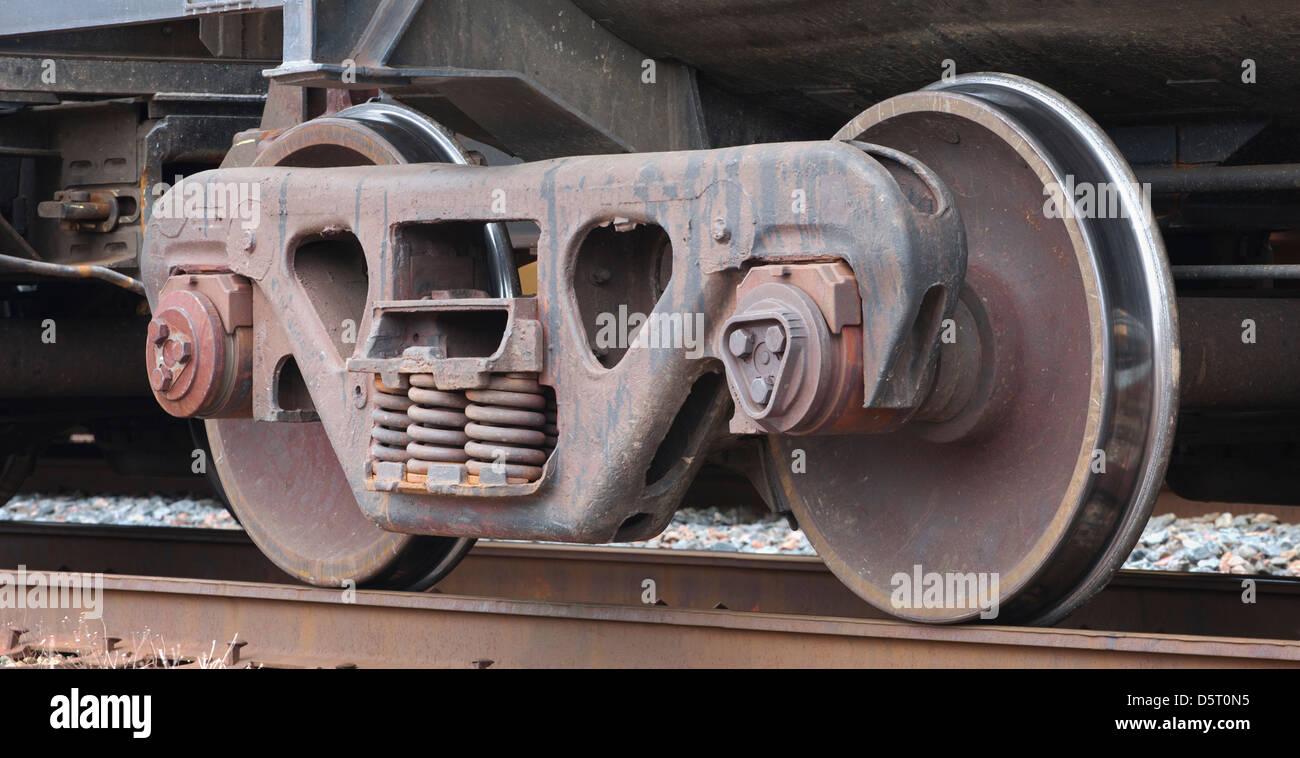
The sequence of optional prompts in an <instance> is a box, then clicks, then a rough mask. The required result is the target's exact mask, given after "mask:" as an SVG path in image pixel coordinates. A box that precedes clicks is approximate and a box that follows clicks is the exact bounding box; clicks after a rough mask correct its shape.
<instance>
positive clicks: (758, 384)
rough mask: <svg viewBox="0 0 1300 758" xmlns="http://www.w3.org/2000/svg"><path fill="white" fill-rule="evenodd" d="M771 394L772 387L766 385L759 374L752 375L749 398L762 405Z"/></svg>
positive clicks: (765, 381)
mask: <svg viewBox="0 0 1300 758" xmlns="http://www.w3.org/2000/svg"><path fill="white" fill-rule="evenodd" d="M771 394H772V388H771V386H769V385H768V383H767V380H766V379H764V378H763V377H761V376H756V377H754V380H753V381H751V382H750V383H749V398H750V399H751V400H753V401H754V402H755V403H758V404H759V405H762V404H763V403H766V402H767V399H768V397H769V396H771Z"/></svg>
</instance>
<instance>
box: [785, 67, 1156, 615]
mask: <svg viewBox="0 0 1300 758" xmlns="http://www.w3.org/2000/svg"><path fill="white" fill-rule="evenodd" d="M836 138H837V139H843V140H855V141H861V142H864V143H874V144H879V145H884V146H887V147H890V148H894V149H896V150H901V151H903V152H906V153H909V154H911V155H912V156H914V157H916V158H918V159H919V160H920V161H922V162H923V163H925V164H926V165H927V166H929V167H930V169H931V170H933V171H934V172H935V173H937V174H938V175H939V176H940V177H941V178H942V179H943V180H944V181H945V182H946V183H947V185H948V186H949V188H950V189H951V190H952V192H953V195H954V197H955V199H956V203H957V204H958V206H959V210H960V213H961V216H962V219H963V223H964V226H965V231H966V237H967V249H968V265H967V276H966V280H965V284H964V286H963V292H962V302H963V304H964V306H963V307H965V308H966V309H967V310H969V311H970V312H971V313H973V314H975V317H974V318H973V321H972V323H975V324H977V328H976V329H972V330H970V331H971V333H970V334H966V335H960V336H959V339H971V338H974V339H976V340H977V343H976V344H978V345H979V346H980V347H979V349H980V350H981V351H982V356H983V359H982V361H981V363H980V366H981V368H980V376H979V385H978V389H977V390H976V394H975V397H976V402H974V403H972V404H970V405H969V406H968V407H967V409H966V410H963V411H962V412H961V413H959V414H958V415H957V416H956V417H954V418H950V419H947V420H945V421H943V422H941V423H916V422H913V423H912V424H909V425H908V427H907V428H905V429H904V430H903V431H900V432H896V433H893V434H886V435H864V436H857V437H851V438H846V437H832V436H824V437H783V436H774V437H771V438H770V442H769V446H768V447H769V451H770V462H771V464H772V471H773V473H774V475H775V478H776V480H777V482H778V483H779V484H780V487H779V488H778V489H779V490H781V491H782V492H783V493H784V495H783V496H784V497H785V498H786V499H787V501H788V505H789V506H790V508H791V509H792V510H793V512H794V514H795V516H796V518H797V519H798V522H799V524H800V526H802V527H803V528H804V529H805V531H806V533H807V535H808V538H809V540H810V541H811V542H812V544H813V546H814V547H815V548H816V549H817V552H818V553H819V554H820V555H821V556H822V558H823V559H824V560H825V561H826V563H827V565H828V566H829V567H830V568H831V570H832V571H834V572H835V573H836V574H837V575H838V576H839V578H840V579H841V580H843V581H844V582H845V583H846V584H848V585H849V586H850V587H851V588H852V589H853V590H854V591H855V592H856V593H857V594H858V595H860V596H861V597H863V598H864V599H866V600H867V601H868V602H870V603H872V604H874V605H876V606H878V607H880V608H882V609H884V610H886V611H887V612H889V613H891V614H893V615H895V616H899V617H902V618H907V619H912V620H918V621H928V622H957V621H964V620H969V619H973V618H975V617H977V616H981V617H983V618H989V617H990V616H991V615H992V614H990V613H988V612H987V611H985V612H984V613H983V614H981V611H982V610H983V606H985V605H986V604H987V605H989V606H993V605H996V607H997V614H996V618H997V620H998V621H999V622H1001V623H1007V622H1012V623H1037V624H1048V623H1052V622H1054V621H1056V620H1059V619H1060V618H1062V617H1063V616H1065V615H1066V614H1067V613H1068V612H1069V611H1071V610H1072V609H1074V608H1075V607H1077V606H1078V605H1080V604H1082V603H1083V602H1084V601H1085V600H1086V599H1087V598H1088V597H1090V596H1091V595H1092V594H1094V593H1095V592H1097V591H1098V590H1100V589H1101V588H1102V587H1103V586H1104V585H1105V583H1106V582H1107V581H1108V580H1109V578H1110V576H1111V574H1112V573H1113V572H1114V571H1115V570H1116V569H1117V568H1118V567H1119V566H1120V565H1121V564H1122V562H1123V560H1124V558H1125V557H1126V556H1127V555H1128V553H1129V551H1130V550H1131V548H1132V545H1133V543H1134V542H1135V540H1136V539H1137V537H1138V536H1139V535H1140V533H1141V530H1142V528H1143V525H1144V524H1145V523H1146V520H1147V518H1148V516H1149V514H1150V510H1151V507H1152V504H1153V502H1154V499H1155V496H1156V494H1157V492H1158V490H1159V487H1160V483H1161V481H1162V479H1163V475H1164V468H1165V465H1166V463H1167V460H1168V456H1169V450H1170V445H1171V441H1172V435H1173V424H1174V416H1175V411H1176V408H1177V405H1176V401H1177V398H1176V395H1177V379H1178V377H1177V370H1178V352H1177V349H1178V348H1177V345H1178V342H1177V339H1176V336H1177V335H1176V331H1175V329H1176V317H1175V313H1174V307H1173V302H1174V301H1173V296H1172V285H1171V279H1170V275H1169V269H1168V264H1167V261H1166V259H1165V255H1164V248H1163V244H1162V242H1161V239H1160V236H1159V234H1158V232H1157V229H1156V227H1155V223H1154V220H1153V218H1152V216H1151V214H1150V211H1149V208H1147V207H1145V206H1144V204H1143V202H1142V196H1141V193H1140V192H1139V191H1138V189H1137V187H1136V182H1135V179H1134V177H1133V173H1132V171H1131V170H1130V169H1129V167H1128V165H1127V164H1126V163H1125V162H1124V160H1123V159H1122V158H1121V157H1120V155H1119V153H1118V151H1117V150H1116V148H1115V146H1114V145H1113V144H1112V143H1111V142H1110V141H1109V139H1108V138H1107V137H1106V136H1105V135H1104V134H1103V133H1102V131H1101V130H1100V128H1099V127H1098V126H1097V125H1096V124H1095V123H1094V122H1093V121H1092V120H1091V119H1089V118H1088V117H1087V116H1086V115H1084V114H1083V113H1082V112H1081V111H1080V110H1079V109H1078V108H1076V107H1075V106H1074V105H1073V104H1071V103H1069V102H1068V101H1066V100H1065V99H1064V98H1062V97H1061V96H1060V95H1058V94H1057V93H1055V92H1053V91H1051V90H1049V89H1046V88H1044V87H1042V86H1039V85H1037V84H1034V83H1032V82H1029V81H1027V80H1024V79H1021V78H1019V77H1013V76H1005V75H994V74H973V75H966V76H961V77H957V78H956V79H954V80H953V81H950V82H944V83H940V84H937V85H934V86H932V87H929V88H927V89H925V90H921V91H919V92H914V93H910V94H907V95H902V96H900V97H896V98H893V99H891V100H888V101H886V102H883V103H881V104H879V105H877V106H875V107H873V108H870V109H869V110H867V111H865V112H864V113H862V114H861V115H859V116H858V117H857V118H855V119H854V120H853V121H851V122H850V123H849V124H847V125H846V126H845V127H844V128H843V129H841V130H840V132H839V133H838V134H836ZM1054 186H1055V187H1057V188H1060V189H1061V191H1062V194H1055V193H1054V191H1053V187H1054ZM1085 187H1088V188H1090V189H1088V190H1087V191H1090V192H1098V191H1105V192H1110V193H1113V194H1111V195H1107V196H1106V198H1107V200H1108V202H1109V198H1110V197H1114V203H1113V206H1112V207H1111V208H1109V209H1108V211H1109V212H1106V213H1099V212H1098V210H1099V207H1098V206H1096V205H1093V206H1092V207H1091V208H1088V207H1085V206H1084V204H1083V202H1082V201H1083V199H1084V198H1085V197H1086V195H1085V194H1083V193H1082V188H1085ZM1063 196H1064V197H1065V198H1067V199H1075V198H1077V199H1078V200H1079V201H1080V202H1079V204H1078V206H1077V207H1074V206H1069V205H1068V203H1067V204H1065V207H1061V206H1062V203H1061V202H1060V201H1061V198H1062V197H1063ZM1053 204H1055V206H1054V205H1053ZM1085 211H1087V212H1085ZM1062 216H1063V217H1062ZM945 355H946V354H945ZM942 360H943V359H942V358H941V363H942ZM940 372H941V373H942V366H941V367H940ZM792 460H800V461H802V462H803V465H802V466H795V467H792V465H791V461H792ZM792 468H793V469H794V470H792ZM797 471H801V473H797ZM972 576H974V577H975V578H977V579H980V580H984V581H987V587H988V588H989V589H988V594H987V597H982V598H981V599H980V602H979V603H976V602H972V599H971V598H967V599H966V602H964V603H962V602H954V601H955V600H956V598H954V597H952V596H951V594H949V595H945V594H944V593H943V592H936V593H935V594H934V595H928V594H924V593H923V592H922V589H923V587H931V586H933V583H934V578H932V577H937V578H938V579H939V580H940V581H943V582H945V584H946V585H947V587H952V586H955V585H956V584H961V583H963V582H966V581H967V580H968V579H969V578H971V577H972ZM953 577H956V579H955V580H954V579H953ZM918 580H920V581H919V582H918ZM918 584H919V585H921V586H917V585H918ZM962 586H964V587H965V588H972V587H974V586H976V585H970V584H963V585H962ZM987 601H992V602H987ZM990 610H991V609H990Z"/></svg>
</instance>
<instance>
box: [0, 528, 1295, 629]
mask: <svg viewBox="0 0 1300 758" xmlns="http://www.w3.org/2000/svg"><path fill="white" fill-rule="evenodd" d="M18 565H25V566H27V567H28V568H29V569H33V570H64V571H74V572H107V573H121V574H144V573H146V572H147V573H148V574H149V575H152V576H166V577H176V578H189V579H203V580H213V581H234V582H262V583H280V582H283V581H284V575H283V573H282V572H281V571H280V570H279V569H278V568H276V567H275V565H274V564H272V563H271V562H270V561H269V560H268V559H266V557H265V556H263V555H262V554H261V552H260V551H259V550H258V549H257V548H256V547H255V546H254V545H253V543H252V542H251V541H249V540H248V538H247V536H246V535H245V534H243V533H242V532H238V531H226V530H204V529H175V528H140V527H102V526H89V525H73V524H34V523H17V522H5V523H0V566H18ZM647 579H649V580H651V581H653V582H654V597H653V599H654V600H655V601H656V602H660V603H663V604H664V605H666V606H668V607H671V608H680V609H697V610H716V609H729V610H733V611H747V612H753V613H777V614H791V615H798V616H821V617H826V616H833V617H842V618H860V619H886V618H888V616H887V615H886V614H885V613H883V612H882V611H879V610H877V609H876V608H874V607H872V606H870V605H868V604H867V603H864V602H863V601H862V600H861V599H859V598H858V597H857V596H855V595H854V594H853V593H852V592H851V591H850V590H849V589H848V588H847V587H845V586H844V585H843V584H842V583H841V582H840V581H839V580H838V579H837V578H836V577H835V576H834V574H832V573H830V571H829V570H828V569H827V568H826V567H825V565H824V564H823V563H822V562H821V560H820V559H818V558H816V557H813V556H769V555H746V554H718V553H708V552H693V551H668V550H646V549H635V548H607V547H587V546H573V545H537V544H514V543H500V542H479V543H478V544H477V545H476V546H475V548H474V550H473V551H471V552H470V553H469V554H468V555H467V556H466V557H465V559H464V560H463V562H462V563H461V565H460V567H459V568H457V570H456V571H455V572H453V573H452V574H451V575H450V576H448V577H447V578H446V579H445V580H443V581H442V582H441V583H439V585H438V591H439V592H443V593H446V594H451V595H468V596H476V597H495V598H501V599H512V600H538V601H546V602H552V603H602V604H614V605H641V604H643V603H645V601H646V600H647V595H646V590H647V585H646V580H647ZM1243 579H1251V580H1252V581H1254V582H1255V593H1256V594H1255V599H1256V602H1255V603H1252V604H1247V603H1243V602H1242V592H1243V587H1242V580H1243ZM1056 626H1057V628H1061V629H1094V630H1107V631H1115V632H1134V633H1144V634H1178V635H1200V636H1203V635H1211V636H1226V637H1253V638H1266V639H1278V640H1297V639H1300V581H1297V580H1294V579H1282V578H1270V577H1263V576H1254V577H1245V576H1235V575H1234V576H1226V575H1215V574H1178V573H1170V572H1149V571H1148V572H1135V571H1121V572H1119V573H1118V574H1116V576H1115V579H1114V580H1113V581H1112V582H1111V583H1110V585H1108V586H1107V588H1106V589H1105V590H1103V591H1102V592H1101V593H1100V594H1099V595H1098V596H1097V597H1095V598H1094V599H1093V600H1092V601H1090V602H1089V603H1088V604H1086V605H1084V606H1083V607H1082V608H1080V609H1078V610H1077V611H1075V612H1074V613H1073V614H1071V615H1070V616H1068V617H1067V618H1066V619H1064V620H1063V621H1062V622H1060V623H1059V624H1057V625H1056Z"/></svg>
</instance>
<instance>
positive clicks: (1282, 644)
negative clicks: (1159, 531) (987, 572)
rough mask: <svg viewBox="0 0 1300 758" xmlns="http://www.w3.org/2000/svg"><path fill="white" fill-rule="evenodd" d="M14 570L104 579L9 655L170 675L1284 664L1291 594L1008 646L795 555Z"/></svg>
mask: <svg viewBox="0 0 1300 758" xmlns="http://www.w3.org/2000/svg"><path fill="white" fill-rule="evenodd" d="M18 565H23V566H25V567H27V569H28V570H29V571H38V570H59V571H68V572H78V573H80V572H112V573H110V575H108V576H105V577H104V579H103V582H104V600H103V602H104V606H103V607H104V620H103V622H102V623H100V624H97V625H91V627H87V626H86V625H85V624H79V623H77V622H76V621H75V620H73V619H72V618H70V617H69V614H68V611H67V610H66V609H51V610H27V609H24V610H21V611H15V610H6V611H4V612H3V613H5V614H6V615H7V616H8V618H7V619H6V621H8V622H9V624H10V626H11V628H14V629H19V630H23V631H24V632H25V634H23V635H19V636H15V638H14V639H12V640H10V645H11V647H21V646H23V645H43V646H44V647H46V648H48V649H52V650H71V651H74V652H77V654H78V655H82V656H86V655H96V656H103V655H108V656H125V657H126V658H130V657H132V656H140V655H142V654H143V653H142V652H141V651H142V650H144V649H148V650H150V651H151V653H150V654H152V655H157V654H158V653H157V651H158V650H161V649H163V648H166V649H167V650H169V651H170V652H169V653H168V656H169V659H170V660H172V661H173V662H180V663H182V664H185V663H187V664H189V665H195V663H194V662H195V661H199V660H204V656H207V657H208V658H212V657H213V656H215V658H216V659H217V660H223V659H224V662H225V663H227V664H239V665H244V664H250V663H251V665H266V666H331V667H332V666H361V667H369V666H469V665H478V666H486V665H497V666H687V665H697V666H743V665H748V666H776V665H784V666H1034V667H1053V666H1061V667H1092V666H1180V667H1181V666H1234V667H1236V666H1252V665H1270V666H1271V665H1288V666H1289V665H1300V642H1296V641H1295V640H1296V639H1298V638H1300V581H1296V580H1286V579H1278V578H1266V577H1241V576H1228V575H1215V574H1167V573H1159V572H1132V571H1123V572H1120V573H1119V575H1118V576H1117V578H1116V579H1115V581H1113V582H1112V583H1111V585H1110V586H1109V587H1108V588H1107V589H1106V590H1104V591H1103V592H1102V593H1101V594H1100V595H1099V596H1098V597H1097V598H1096V599H1095V600H1094V601H1093V602H1092V603H1089V604H1088V605H1086V606H1084V607H1083V608H1081V609H1079V610H1078V611H1076V612H1075V613H1074V614H1072V615H1071V616H1069V617H1068V618H1067V619H1065V620H1063V621H1062V622H1060V623H1059V624H1058V625H1057V626H1056V627H1053V628H1023V627H998V626H962V627H926V626H918V625H914V624H910V623H905V622H898V621H892V620H888V619H886V618H885V617H884V614H882V613H881V612H880V611H878V610H876V609H874V608H872V607H871V606H869V605H867V604H865V603H863V602H861V601H860V600H858V599H857V598H856V596H854V595H853V594H852V593H851V592H850V591H848V590H847V589H846V588H844V587H843V585H841V584H840V583H839V582H838V581H836V580H835V578H834V576H833V575H832V574H831V573H830V572H829V571H828V570H827V569H826V568H825V567H824V566H823V565H822V563H821V561H820V560H819V559H818V558H815V557H805V556H779V555H776V556H773V555H749V554H733V553H725V554H718V553H711V552H690V551H667V550H648V549H635V548H608V547H586V546H565V545H537V544H526V543H502V542H483V543H480V544H479V545H477V546H476V547H475V548H474V550H473V551H472V552H471V553H470V555H469V556H468V557H467V558H466V560H465V562H464V565H463V566H462V568H461V570H458V571H457V572H455V574H453V576H451V577H449V578H448V579H447V581H446V582H444V583H443V584H441V585H440V586H439V588H438V590H437V591H436V592H432V593H402V592H387V591H370V590H356V591H352V592H345V591H343V590H330V589H322V588H308V587H303V586H297V585H295V586H288V585H286V584H284V582H285V578H284V577H283V575H282V574H280V573H279V571H278V569H276V568H275V567H274V565H273V564H271V563H270V562H269V561H268V560H267V559H265V558H264V557H262V555H261V553H260V552H259V551H258V550H257V549H256V547H255V546H253V544H252V543H251V541H250V540H248V538H247V537H246V536H245V535H244V534H243V533H242V532H240V531H234V530H203V529H179V528H140V527H105V526H88V525H69V524H36V523H17V522H8V523H4V524H0V566H18ZM134 574H149V575H150V576H136V575H134ZM1243 579H1252V580H1254V583H1255V587H1254V594H1255V597H1254V600H1255V602H1254V603H1243V602H1242V592H1243V588H1242V580H1243ZM92 627H93V628H92ZM145 629H147V630H148V634H149V638H150V639H149V641H148V642H147V643H146V641H145V640H144V639H143V638H142V637H141V630H145ZM105 638H116V639H117V640H119V641H118V642H115V643H111V644H110V643H109V642H107V641H106V639H105ZM231 641H234V642H236V645H235V646H234V647H231V646H230V644H229V643H230V642H231ZM245 643H246V646H245Z"/></svg>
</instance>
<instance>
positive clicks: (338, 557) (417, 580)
mask: <svg viewBox="0 0 1300 758" xmlns="http://www.w3.org/2000/svg"><path fill="white" fill-rule="evenodd" d="M468 160H469V159H468V156H466V155H465V153H464V152H463V151H462V150H461V149H460V148H459V146H457V144H456V142H455V141H454V140H453V139H452V138H451V136H450V135H449V134H447V133H446V132H445V131H443V130H442V129H440V128H439V127H437V126H436V125H434V124H432V123H431V122H429V121H427V120H426V119H424V118H423V117H422V116H420V115H418V114H416V113H414V112H412V111H409V110H407V109H405V108H400V107H398V106H393V105H388V104H385V103H366V104H363V105H358V106H355V107H352V108H348V109H347V110H344V111H340V112H338V113H336V114H334V115H333V116H330V117H327V118H321V119H316V120H314V121H308V122H306V123H303V124H300V125H299V126H296V127H294V128H292V129H290V130H288V131H286V132H285V133H284V134H283V135H281V136H280V137H279V138H278V139H277V140H276V141H275V143H273V144H272V145H271V146H270V147H268V148H267V150H266V151H264V152H263V153H261V154H260V155H259V156H258V158H257V160H256V161H255V165H263V166H273V165H284V166H311V167H330V166H355V165H371V164H392V163H423V162H456V163H467V162H468ZM486 234H487V237H488V240H489V245H492V244H493V237H494V236H495V237H497V238H498V239H497V242H498V243H499V244H504V245H506V246H508V245H509V241H508V238H505V237H504V235H503V233H502V232H501V230H500V229H488V230H486ZM205 426H206V428H207V433H208V440H209V444H210V446H211V449H212V461H213V465H214V467H215V469H216V472H217V476H218V477H219V479H220V482H221V489H222V490H223V491H224V495H225V498H226V500H227V502H228V503H229V506H230V507H231V509H232V510H233V511H234V513H235V516H236V518H238V520H239V522H240V523H241V524H242V525H243V527H244V529H245V531H247V532H248V534H249V536H250V537H251V538H252V539H253V541H254V542H255V543H257V546H258V547H259V548H261V549H262V551H263V552H264V553H265V554H266V555H267V556H269V557H270V558H271V560H273V561H274V562H275V563H276V565H278V566H279V567H280V568H282V569H284V570H285V571H286V572H288V573H290V574H292V575H293V576H295V577H297V578H299V579H301V580H303V581H305V582H309V583H311V584H316V585H321V586H332V587H338V586H340V585H342V584H344V582H346V581H350V582H355V583H356V584H357V585H358V586H364V587H375V588H384V589H408V590H423V589H427V588H428V587H431V586H433V584H435V583H436V582H437V581H438V580H440V579H441V578H442V577H444V576H446V575H447V574H448V573H449V572H450V571H451V570H452V569H453V568H455V566H456V564H457V563H459V562H460V560H461V559H462V558H463V557H464V556H465V554H466V553H468V552H469V550H470V548H471V547H473V545H474V540H472V539H456V538H452V537H428V536H414V535H407V534H396V533H393V532H386V531H383V530H381V529H379V528H378V527H376V526H375V525H374V524H372V523H371V522H370V521H369V520H368V519H366V518H365V516H363V515H362V513H361V511H360V510H359V509H358V508H357V504H356V500H355V498H354V497H353V495H352V489H351V487H349V485H348V482H347V479H346V477H345V476H344V474H343V469H342V467H341V466H340V464H339V462H338V459H337V458H336V457H335V455H334V450H333V448H332V447H331V446H330V443H329V440H328V438H327V437H326V435H325V430H324V428H323V427H322V426H321V424H320V423H319V422H315V423H267V422H260V421H253V420H251V419H210V420H208V421H206V422H205Z"/></svg>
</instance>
